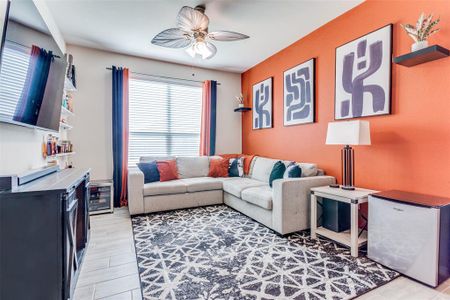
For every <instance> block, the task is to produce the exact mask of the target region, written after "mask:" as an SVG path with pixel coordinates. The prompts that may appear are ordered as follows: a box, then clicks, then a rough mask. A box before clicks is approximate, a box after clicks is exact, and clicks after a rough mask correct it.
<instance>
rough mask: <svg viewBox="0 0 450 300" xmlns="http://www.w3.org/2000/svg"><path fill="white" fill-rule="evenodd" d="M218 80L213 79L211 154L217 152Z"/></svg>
mask: <svg viewBox="0 0 450 300" xmlns="http://www.w3.org/2000/svg"><path fill="white" fill-rule="evenodd" d="M216 111H217V81H215V80H211V128H210V132H209V134H210V148H209V155H215V154H216Z"/></svg>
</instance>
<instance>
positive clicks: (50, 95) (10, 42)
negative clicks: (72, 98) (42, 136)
mask: <svg viewBox="0 0 450 300" xmlns="http://www.w3.org/2000/svg"><path fill="white" fill-rule="evenodd" d="M7 11H8V12H7V14H6V18H5V24H4V29H3V36H2V44H1V57H0V122H6V123H12V124H16V125H21V126H27V127H36V128H40V129H44V130H50V131H58V130H59V123H60V118H61V102H62V98H63V92H64V80H65V74H66V67H67V62H66V59H65V58H64V55H63V53H62V52H61V50H60V48H59V47H58V45H57V43H56V41H55V40H54V39H53V37H52V35H51V34H50V32H49V30H48V28H47V25H46V24H45V22H44V20H43V19H42V17H41V15H40V14H39V12H38V10H37V8H36V6H35V5H34V2H33V1H31V0H24V1H11V2H9V6H8V10H7Z"/></svg>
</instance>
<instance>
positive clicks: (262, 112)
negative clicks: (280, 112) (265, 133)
mask: <svg viewBox="0 0 450 300" xmlns="http://www.w3.org/2000/svg"><path fill="white" fill-rule="evenodd" d="M272 123H273V120H272V77H270V78H268V79H266V80H263V81H261V82H258V83H257V84H255V85H253V129H263V128H272Z"/></svg>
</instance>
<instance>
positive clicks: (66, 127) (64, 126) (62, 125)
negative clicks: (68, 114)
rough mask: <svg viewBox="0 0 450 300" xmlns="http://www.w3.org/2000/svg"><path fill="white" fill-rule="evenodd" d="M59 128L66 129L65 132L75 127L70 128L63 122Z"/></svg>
mask: <svg viewBox="0 0 450 300" xmlns="http://www.w3.org/2000/svg"><path fill="white" fill-rule="evenodd" d="M59 127H60V128H61V129H65V130H70V129H72V128H73V126H70V125H69V124H67V123H63V122H60V123H59Z"/></svg>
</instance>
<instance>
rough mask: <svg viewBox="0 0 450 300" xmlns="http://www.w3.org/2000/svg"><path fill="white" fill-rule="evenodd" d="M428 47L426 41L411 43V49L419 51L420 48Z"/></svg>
mask: <svg viewBox="0 0 450 300" xmlns="http://www.w3.org/2000/svg"><path fill="white" fill-rule="evenodd" d="M426 47H428V41H420V42H416V43H414V44H412V45H411V51H412V52H414V51H419V50H420V49H423V48H426Z"/></svg>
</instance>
